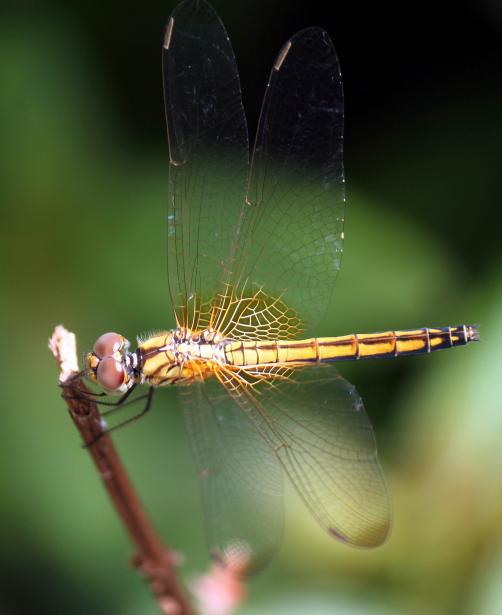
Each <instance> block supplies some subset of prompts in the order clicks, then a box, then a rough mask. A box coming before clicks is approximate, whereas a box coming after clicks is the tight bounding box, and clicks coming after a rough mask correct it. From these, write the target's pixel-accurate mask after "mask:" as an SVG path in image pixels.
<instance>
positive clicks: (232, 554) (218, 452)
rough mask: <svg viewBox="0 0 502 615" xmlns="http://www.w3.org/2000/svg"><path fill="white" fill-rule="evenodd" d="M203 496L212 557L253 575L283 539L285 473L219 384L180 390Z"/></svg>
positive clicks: (253, 427)
mask: <svg viewBox="0 0 502 615" xmlns="http://www.w3.org/2000/svg"><path fill="white" fill-rule="evenodd" d="M180 397H181V400H182V405H183V408H184V415H185V419H186V426H187V430H188V433H189V436H190V440H191V444H192V448H193V453H194V457H195V462H196V466H197V470H198V475H199V482H200V487H201V492H202V504H203V510H204V515H205V522H206V532H207V537H208V542H209V546H210V550H211V552H212V554H213V555H214V556H215V557H216V558H217V559H219V560H221V561H223V562H228V561H232V560H233V561H234V562H235V561H236V560H238V559H239V558H242V563H243V567H245V568H246V570H247V571H248V572H249V571H253V570H256V569H257V568H259V567H261V566H263V565H264V564H265V563H266V562H267V561H268V560H269V559H270V558H271V557H272V555H273V554H274V552H275V551H276V549H277V547H278V546H279V543H280V541H281V538H282V526H283V500H282V468H281V466H280V464H279V463H278V462H277V459H276V458H275V457H274V455H273V453H272V451H271V449H270V448H269V446H268V445H267V443H266V441H265V439H264V438H263V437H262V436H261V435H259V433H258V431H257V427H256V426H257V425H258V427H259V428H260V429H264V425H263V424H262V423H263V422H262V421H261V420H260V418H259V417H255V418H254V419H253V421H254V422H252V421H251V419H250V417H249V416H247V414H246V413H247V410H246V411H245V412H242V409H241V407H239V406H238V405H237V404H236V403H235V401H234V400H233V399H232V398H231V397H230V395H229V394H228V393H227V392H226V390H225V389H224V388H223V387H222V386H221V384H220V383H219V382H218V381H216V380H212V381H208V382H206V383H203V384H195V385H192V386H190V387H183V388H180Z"/></svg>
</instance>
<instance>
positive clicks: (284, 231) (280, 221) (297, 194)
mask: <svg viewBox="0 0 502 615" xmlns="http://www.w3.org/2000/svg"><path fill="white" fill-rule="evenodd" d="M342 139H343V88H342V80H341V75H340V68H339V65H338V59H337V56H336V53H335V49H334V47H333V44H332V42H331V39H330V38H329V36H328V35H327V34H326V32H324V31H323V30H320V29H319V28H309V29H307V30H303V31H301V32H299V33H297V34H296V35H295V36H293V37H292V38H291V39H290V40H289V41H288V42H287V43H286V45H285V46H284V47H283V48H282V50H281V52H280V53H279V55H278V57H277V60H276V62H275V64H274V67H273V69H272V72H271V75H270V79H269V83H268V86H267V90H266V94H265V98H264V101H263V107H262V111H261V116H260V121H259V127H258V132H257V137H256V143H255V148H254V154H253V158H252V162H251V168H250V176H249V180H248V187H247V197H246V199H245V202H244V204H243V209H242V214H241V219H240V222H239V227H238V229H237V234H236V238H235V241H234V243H233V244H232V250H231V252H230V256H229V258H228V260H227V266H226V270H225V273H224V277H223V282H224V284H223V285H222V292H221V298H220V300H219V302H217V303H216V306H215V309H214V310H213V317H212V320H213V323H212V324H213V325H214V326H215V327H216V328H218V329H220V330H221V329H225V328H226V326H227V321H228V319H229V318H232V317H233V313H232V312H231V311H228V310H222V309H221V305H222V304H225V302H227V303H228V302H229V295H231V294H234V295H239V294H240V293H242V290H241V289H242V288H248V289H249V290H247V291H245V292H246V293H247V294H248V295H252V294H253V293H254V292H256V288H262V289H263V291H264V292H265V293H266V294H267V295H268V296H272V297H280V299H281V300H283V301H284V302H285V304H286V305H287V306H289V307H290V308H292V309H293V310H294V311H295V312H296V313H298V314H299V315H300V317H301V318H302V319H303V320H304V321H305V323H306V325H307V327H308V328H311V327H312V325H314V324H315V323H316V322H317V321H318V320H319V319H320V318H321V317H322V315H323V312H324V311H325V309H326V306H327V303H328V301H329V298H330V295H331V292H332V288H333V285H334V282H335V278H336V274H337V272H338V270H339V268H340V264H341V255H342V243H343V222H344V208H345V199H344V178H343V161H342Z"/></svg>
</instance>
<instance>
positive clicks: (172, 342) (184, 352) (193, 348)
mask: <svg viewBox="0 0 502 615" xmlns="http://www.w3.org/2000/svg"><path fill="white" fill-rule="evenodd" d="M137 352H138V356H139V366H138V371H139V374H140V382H142V383H145V384H149V385H151V386H166V385H169V384H184V383H189V382H193V381H195V380H205V379H206V378H208V377H209V376H210V375H211V374H212V373H213V368H214V365H215V364H217V363H219V362H221V360H222V356H223V355H222V353H223V350H222V340H221V336H219V335H218V334H217V333H216V332H215V331H214V330H212V329H205V330H203V331H192V330H191V329H187V328H179V329H175V330H173V331H168V332H162V333H158V334H156V335H154V336H152V337H150V338H148V339H147V340H144V341H142V342H141V343H140V344H139V346H138V351H137Z"/></svg>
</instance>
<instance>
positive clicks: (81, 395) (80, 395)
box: [63, 384, 146, 414]
mask: <svg viewBox="0 0 502 615" xmlns="http://www.w3.org/2000/svg"><path fill="white" fill-rule="evenodd" d="M135 388H136V384H133V385H132V387H131V388H130V389H129V390H128V391H126V392H125V393H124V394H123V395H122V396H121V397H120V398H119V399H117V400H116V401H101V400H99V399H96V397H106V395H107V394H106V393H103V392H98V393H94V392H92V391H84V390H83V389H78V388H76V387H72V389H71V390H72V392H74V393H75V395H71V394H68V393H63V399H89V400H91V401H93V402H95V403H96V404H99V405H100V406H113V407H120V406H123V405H124V402H125V401H126V399H127V398H128V397H129V395H130V394H131V393H132V392H133V391H134V389H135ZM145 397H146V395H142V396H140V397H138V398H137V399H135V400H132V401H133V402H135V401H137V400H138V399H144V398H145ZM127 403H131V401H129V402H127ZM103 414H104V413H103Z"/></svg>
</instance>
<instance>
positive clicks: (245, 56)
mask: <svg viewBox="0 0 502 615" xmlns="http://www.w3.org/2000/svg"><path fill="white" fill-rule="evenodd" d="M214 4H215V6H216V9H217V11H218V13H219V14H220V16H221V17H222V19H223V20H224V22H225V24H226V26H227V29H228V32H229V35H230V37H231V40H232V41H233V43H234V48H235V51H236V55H237V59H238V63H239V67H240V71H241V76H242V86H243V93H244V103H245V106H246V108H247V112H248V116H249V119H250V125H251V130H253V128H254V126H255V124H256V119H257V115H258V111H259V104H260V100H261V97H262V93H263V89H264V86H265V83H266V79H267V75H268V71H269V68H270V66H271V63H272V59H273V57H274V55H275V53H276V52H277V50H278V49H279V48H280V46H281V45H282V43H283V42H284V41H285V40H286V39H287V38H288V36H290V35H291V34H292V33H293V32H294V31H295V30H298V29H300V28H302V27H305V26H307V25H320V26H323V27H324V28H325V29H326V30H328V32H329V33H330V34H331V36H332V37H333V39H334V41H335V46H336V48H337V50H338V54H339V57H340V62H341V66H342V72H343V75H344V83H345V91H346V138H345V142H346V157H345V158H346V175H347V185H348V199H349V201H348V213H347V224H346V243H345V256H344V266H343V269H342V273H341V275H340V276H339V280H338V284H337V289H336V293H335V296H334V298H333V301H332V304H331V307H330V311H329V315H328V317H327V318H326V319H325V321H324V323H323V325H322V327H321V330H320V334H326V333H330V334H332V335H333V334H343V333H348V332H352V331H361V332H364V331H372V330H385V329H389V328H396V329H398V328H411V327H416V326H423V325H430V326H434V325H447V324H451V325H454V324H458V323H462V322H475V323H478V324H479V325H480V326H481V334H482V342H481V343H480V344H478V345H472V346H469V347H467V348H463V349H457V350H453V351H449V352H445V353H439V354H435V355H431V356H429V357H416V358H407V359H403V360H399V361H382V362H372V363H371V362H370V363H365V364H357V365H343V366H342V371H343V374H344V375H345V376H347V377H348V378H349V379H350V380H351V381H352V382H353V383H354V384H356V386H357V387H358V389H359V391H360V393H361V394H362V396H363V398H364V399H365V403H366V408H367V411H368V414H369V415H370V417H371V418H372V421H373V423H374V425H375V430H376V434H377V439H378V443H379V450H380V456H381V459H382V463H383V465H384V468H385V473H386V476H387V478H388V482H389V487H390V490H391V494H392V499H393V508H394V520H393V532H392V535H391V537H390V539H389V541H388V543H387V544H386V545H384V546H383V547H381V548H379V549H376V550H373V551H364V550H356V549H351V548H349V547H347V546H344V545H341V544H337V543H335V542H334V541H333V540H330V539H329V538H328V537H327V536H325V535H324V534H323V533H322V532H321V531H320V530H319V529H318V527H317V526H316V524H315V522H314V521H313V520H312V519H311V518H310V517H309V515H308V513H307V511H306V510H305V508H304V507H303V505H302V503H301V502H300V501H299V500H298V499H297V498H296V496H295V494H293V493H288V498H287V519H286V535H285V539H284V545H283V548H282V551H281V552H280V554H279V556H278V557H277V559H276V560H275V561H274V562H273V564H272V565H271V566H270V567H269V568H268V569H267V570H265V571H264V572H263V574H262V575H261V576H259V577H258V578H257V579H256V580H255V581H253V583H252V585H251V587H250V596H249V600H248V601H247V603H246V605H245V606H244V607H243V608H242V613H243V614H245V615H256V614H275V615H277V614H282V613H284V614H286V613H287V614H288V615H292V614H295V613H313V614H314V615H324V614H331V613H334V614H335V613H344V614H345V613H354V614H356V613H357V614H360V613H361V614H363V613H364V614H366V613H368V614H369V613H371V614H374V613H377V614H381V613H382V614H383V613H385V614H387V613H391V614H392V613H399V614H418V613H428V614H445V613H456V614H457V613H476V614H480V615H485V614H486V615H491V614H493V613H501V612H502V480H501V476H502V472H501V470H502V452H501V451H502V444H501V441H502V390H501V387H502V384H501V383H502V358H501V353H500V350H499V349H500V347H502V277H501V274H500V267H501V264H502V260H501V258H502V247H501V243H502V242H501V235H500V234H501V230H500V229H501V226H500V222H501V217H500V196H501V194H502V173H501V147H500V143H501V141H502V86H501V80H500V66H501V51H502V9H501V8H500V3H498V2H495V1H494V0H492V1H490V0H484V1H483V2H478V3H471V5H470V7H467V8H466V7H460V5H456V6H455V7H454V8H452V5H451V4H450V3H432V2H428V1H425V2H422V3H419V4H413V5H409V4H405V5H403V6H402V8H399V7H398V6H397V5H392V4H391V3H388V4H387V5H385V4H384V5H382V3H374V4H373V5H372V6H371V7H370V6H362V5H361V4H360V3H347V2H345V3H342V2H334V3H330V6H329V7H328V8H323V7H321V4H322V3H311V2H301V1H300V0H289V1H287V2H286V1H285V0H273V1H271V2H265V1H264V0H259V1H253V2H251V1H247V2H231V1H229V0H215V1H214ZM173 6H174V3H173V2H171V1H170V0H164V1H163V2H160V1H159V0H144V1H143V2H141V3H134V2H132V1H131V0H123V1H122V2H120V3H118V2H109V1H108V0H102V1H101V2H95V1H89V2H85V3H84V2H82V3H66V2H63V1H62V0H59V1H58V0H46V1H45V2H43V3H41V2H35V1H34V0H24V1H22V2H20V1H15V2H9V1H6V0H4V1H3V2H2V5H1V19H0V79H1V81H0V84H1V85H0V89H1V95H0V156H1V160H0V199H1V222H0V233H1V241H0V252H1V255H0V270H1V272H2V276H1V279H2V291H1V299H0V316H1V319H0V322H1V323H2V336H1V340H2V352H1V353H0V361H1V365H2V370H1V373H2V401H1V404H0V407H1V415H0V416H1V418H0V426H1V427H0V468H1V470H0V527H1V530H0V541H1V554H2V555H1V557H0V585H1V588H2V589H1V595H0V612H1V613H2V615H3V614H6V615H7V614H8V615H20V614H32V613H37V614H38V615H39V614H40V613H51V614H59V613H61V614H67V613H72V614H74V615H75V614H80V613H82V614H84V613H85V614H93V615H102V614H103V615H104V614H106V615H113V614H120V615H139V614H141V615H143V614H144V615H148V614H152V615H153V614H154V613H155V612H156V609H155V606H154V604H153V602H152V600H151V597H150V595H149V593H148V591H147V590H146V588H145V587H144V586H143V584H142V582H141V580H140V579H138V578H137V577H136V574H135V572H133V571H132V570H131V569H130V568H129V566H128V558H129V556H130V555H131V552H132V550H131V547H130V545H129V543H128V541H127V538H126V536H125V534H124V531H123V529H122V527H121V526H120V525H119V523H118V521H117V519H116V517H115V514H114V512H113V510H112V508H111V506H110V504H109V502H108V500H107V498H106V495H105V493H104V491H103V489H102V487H101V485H100V483H99V480H98V478H97V476H96V473H95V471H94V469H93V467H92V465H91V462H90V460H89V458H88V455H87V454H86V453H85V452H84V451H83V450H82V449H81V448H80V444H79V440H78V437H77V434H76V432H75V429H74V427H73V425H72V424H71V422H70V420H69V418H68V417H67V415H66V411H65V405H64V403H63V402H62V400H61V399H60V397H59V393H60V392H59V390H58V387H57V371H56V367H55V365H54V364H53V361H52V358H51V356H50V355H49V353H48V351H47V349H46V342H47V338H48V337H49V335H50V334H51V331H52V328H53V326H54V325H55V324H58V323H59V322H63V323H64V324H65V325H66V326H67V327H69V328H70V329H72V330H74V331H75V332H76V333H77V335H78V340H79V345H80V347H79V350H80V351H81V352H83V351H85V350H86V349H88V348H89V347H91V346H92V343H93V341H94V339H95V338H96V337H97V335H98V334H99V333H101V332H103V331H107V330H117V331H120V332H122V333H124V334H125V335H127V337H129V338H130V339H134V338H135V335H136V334H137V333H141V332H145V331H148V330H151V329H158V328H162V327H168V326H170V325H171V324H172V319H171V315H170V310H169V305H168V302H167V298H166V289H165V280H166V278H165V259H164V254H165V252H164V250H165V237H164V224H163V220H164V219H165V218H164V216H165V209H164V208H165V201H166V193H167V163H168V155H167V146H166V138H165V130H164V119H163V108H162V91H161V72H160V45H161V40H162V31H163V24H164V23H165V21H166V19H167V17H168V15H169V13H170V11H171V9H172V8H173ZM116 442H117V445H118V447H119V450H120V452H121V453H122V455H123V458H124V460H125V462H126V465H127V467H128V469H129V470H130V473H131V475H132V477H133V479H134V481H135V482H136V484H137V485H138V488H139V491H140V493H141V495H142V497H143V499H144V501H145V503H146V505H147V507H148V509H149V511H150V512H151V514H152V516H153V518H154V520H155V523H156V525H157V527H158V528H159V531H160V532H161V533H162V535H163V536H164V537H165V538H166V540H167V541H168V542H169V544H171V545H172V546H173V547H174V548H176V549H179V550H180V551H181V552H182V553H183V554H184V558H185V563H184V565H183V566H182V568H181V571H182V574H183V576H184V578H185V579H187V580H189V579H190V578H191V577H193V576H194V575H197V574H199V573H201V572H203V571H204V570H205V569H206V567H207V565H208V558H207V553H206V547H205V542H204V535H203V529H202V517H201V512H200V508H199V502H198V492H197V485H196V478H195V471H194V468H193V465H192V461H191V458H190V452H189V446H188V441H187V438H186V437H185V434H184V433H183V424H182V418H181V416H180V413H179V408H178V405H177V401H176V395H175V394H174V392H172V391H163V392H162V394H161V395H159V396H158V399H157V400H156V406H155V410H154V412H152V413H151V414H150V415H149V416H148V417H147V418H146V419H144V420H143V421H140V422H138V423H135V424H134V426H133V427H130V428H127V429H124V430H122V431H120V432H119V433H117V437H116Z"/></svg>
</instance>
